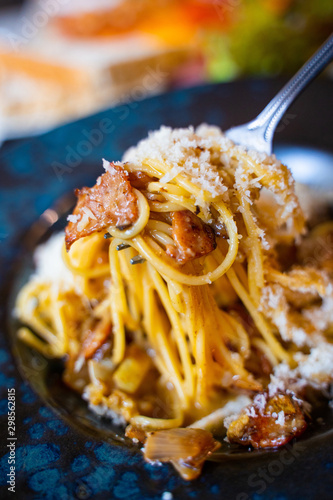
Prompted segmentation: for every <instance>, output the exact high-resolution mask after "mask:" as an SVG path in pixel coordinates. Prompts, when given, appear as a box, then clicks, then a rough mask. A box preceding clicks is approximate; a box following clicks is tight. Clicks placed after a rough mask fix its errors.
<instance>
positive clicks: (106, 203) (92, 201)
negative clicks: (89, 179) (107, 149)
mask: <svg viewBox="0 0 333 500" xmlns="http://www.w3.org/2000/svg"><path fill="white" fill-rule="evenodd" d="M75 194H76V196H77V197H78V201H77V204H76V207H75V209H74V212H73V214H72V215H71V216H70V218H71V221H70V222H69V223H68V224H67V227H66V230H65V234H66V238H65V240H66V248H67V250H69V249H70V247H71V245H72V244H73V243H74V241H76V240H78V239H79V238H82V237H83V236H89V235H90V234H92V233H94V232H96V231H101V230H102V229H105V228H106V227H108V226H116V227H119V226H125V227H126V226H129V225H131V224H133V223H134V222H135V221H136V220H137V218H138V206H137V197H136V195H135V193H134V191H133V188H132V186H131V184H130V182H129V179H128V174H127V172H126V171H125V170H124V169H123V168H122V167H121V166H119V165H115V164H114V163H110V164H109V166H108V170H107V171H106V172H105V174H103V175H101V176H100V177H99V178H98V180H97V183H96V184H95V186H93V187H92V188H87V187H84V188H82V189H77V190H76V192H75Z"/></svg>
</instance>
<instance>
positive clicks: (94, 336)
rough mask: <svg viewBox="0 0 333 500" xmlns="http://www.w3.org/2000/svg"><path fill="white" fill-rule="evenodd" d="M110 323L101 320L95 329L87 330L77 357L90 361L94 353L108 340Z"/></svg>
mask: <svg viewBox="0 0 333 500" xmlns="http://www.w3.org/2000/svg"><path fill="white" fill-rule="evenodd" d="M110 335H111V323H110V321H109V320H101V321H99V322H98V323H97V325H96V326H95V328H93V329H92V330H88V331H87V333H86V335H85V338H84V340H83V343H82V347H81V352H80V354H79V357H81V356H83V357H84V359H90V358H92V357H93V355H94V354H95V352H96V351H97V350H98V349H100V348H101V347H102V345H103V344H105V342H106V341H107V340H108V339H109V338H110Z"/></svg>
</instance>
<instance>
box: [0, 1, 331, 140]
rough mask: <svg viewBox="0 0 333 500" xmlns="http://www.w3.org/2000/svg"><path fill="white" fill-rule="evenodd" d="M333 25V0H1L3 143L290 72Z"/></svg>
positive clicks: (328, 75) (0, 111)
mask: <svg viewBox="0 0 333 500" xmlns="http://www.w3.org/2000/svg"><path fill="white" fill-rule="evenodd" d="M332 30H333V1H332V0H26V1H25V2H19V1H17V2H15V1H9V0H5V1H4V0H0V142H1V139H2V140H4V139H8V138H16V137H23V136H28V135H32V134H36V133H39V132H43V131H46V130H48V129H50V128H53V127H54V126H57V125H59V124H61V123H65V122H68V121H71V120H73V119H76V118H79V117H81V116H85V115H88V114H91V113H93V112H95V111H98V110H101V109H105V108H107V107H110V106H112V105H116V104H119V103H122V102H127V103H129V102H131V101H136V100H140V99H143V98H144V97H146V96H148V95H152V94H158V93H161V92H165V91H167V90H169V89H173V88H177V87H186V86H193V85H197V84H200V83H205V82H225V81H230V80H234V79H239V78H248V77H263V76H264V77H267V78H270V77H275V76H277V75H290V74H292V73H293V72H295V71H296V70H297V69H298V68H299V67H300V66H301V65H302V63H303V62H305V60H306V59H307V58H308V57H309V56H310V55H311V54H312V53H313V52H314V51H315V50H316V49H317V48H318V47H319V46H320V44H321V43H322V42H323V41H324V40H325V39H326V38H327V37H328V35H329V34H330V33H331V32H332ZM325 77H326V78H332V77H333V71H332V66H331V67H328V68H327V70H326V72H325V75H324V78H325Z"/></svg>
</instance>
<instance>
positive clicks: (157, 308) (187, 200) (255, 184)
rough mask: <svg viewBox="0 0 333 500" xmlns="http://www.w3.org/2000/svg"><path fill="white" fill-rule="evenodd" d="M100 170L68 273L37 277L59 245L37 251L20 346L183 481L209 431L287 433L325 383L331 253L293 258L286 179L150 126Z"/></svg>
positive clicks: (262, 441)
mask: <svg viewBox="0 0 333 500" xmlns="http://www.w3.org/2000/svg"><path fill="white" fill-rule="evenodd" d="M104 167H105V173H104V174H103V175H102V176H101V177H99V179H98V180H97V183H96V185H95V186H94V187H93V188H83V189H82V190H81V191H78V192H77V195H78V203H77V206H76V208H75V210H74V212H73V214H72V215H71V216H69V223H68V226H67V228H66V246H67V251H66V249H65V245H64V244H63V243H62V241H63V236H61V237H60V238H61V244H62V246H63V249H62V258H63V262H64V263H65V266H66V269H65V270H64V271H63V272H60V271H58V272H57V275H56V276H51V277H48V276H46V275H45V273H43V271H42V269H43V265H42V264H41V262H42V260H43V259H47V258H48V256H50V252H51V247H52V248H55V247H56V251H57V252H58V254H60V253H61V251H60V247H59V244H60V239H59V237H57V238H54V239H53V240H51V241H50V242H49V243H48V244H46V245H45V247H44V248H43V249H39V251H38V252H39V254H37V261H38V262H39V267H38V270H37V273H36V274H35V275H34V276H33V277H32V278H31V280H30V281H29V283H28V284H27V285H26V286H25V287H24V288H23V289H22V290H21V292H20V294H19V297H18V299H17V313H18V316H19V318H20V319H21V321H22V322H23V323H24V324H25V326H24V327H22V328H21V329H20V330H19V332H18V336H19V338H21V339H22V340H24V341H25V342H27V343H28V344H30V345H31V346H33V347H34V348H36V349H38V350H39V351H41V352H42V353H43V354H44V355H45V356H48V357H64V358H65V371H64V380H65V381H66V383H67V384H69V385H70V386H71V387H73V388H74V389H75V390H77V391H79V392H81V393H82V395H83V397H84V398H85V399H86V400H87V401H88V402H89V404H90V406H91V407H92V408H93V409H96V410H97V411H99V412H100V413H101V412H102V413H105V414H107V415H109V416H111V417H112V418H114V419H116V421H117V422H119V423H120V424H123V425H127V428H126V435H128V436H129V437H131V438H132V439H134V440H135V441H137V440H139V441H142V442H144V441H146V445H145V456H146V458H147V459H149V460H160V461H172V463H173V464H174V465H175V467H176V468H177V470H179V472H180V473H181V474H182V476H183V477H184V478H185V479H192V478H193V477H196V476H197V475H198V474H199V473H200V470H201V467H202V464H203V461H204V460H205V458H207V456H208V455H209V454H210V453H211V452H212V451H214V450H215V449H216V447H217V446H218V444H217V442H216V441H214V439H213V438H212V436H211V435H210V434H209V432H208V431H209V430H211V429H215V430H216V429H217V428H219V429H220V431H219V432H221V429H222V428H223V423H224V424H225V426H229V429H228V434H227V435H228V438H229V440H230V441H235V442H239V443H245V444H251V445H252V446H255V447H262V446H278V445H280V444H284V443H286V442H287V441H289V440H290V439H292V437H294V436H295V435H298V434H299V433H301V432H302V431H303V430H304V428H305V426H306V422H305V419H304V416H303V412H302V401H301V399H302V396H303V393H304V387H306V386H309V385H311V386H315V387H317V388H318V387H319V388H321V389H323V388H327V386H328V385H329V384H330V383H331V381H332V377H333V368H332V367H333V363H331V361H333V346H332V343H331V335H332V331H333V319H332V309H333V308H332V303H333V284H332V268H330V267H329V262H331V261H332V256H331V255H328V257H327V258H325V259H324V260H321V261H317V262H311V264H309V263H308V262H305V259H304V258H303V257H302V256H301V252H298V253H299V256H298V258H295V256H294V255H293V256H291V253H292V252H291V250H293V253H294V254H295V252H296V250H297V248H302V245H303V246H304V241H307V243H306V245H307V247H308V248H309V247H311V241H314V236H313V235H311V234H310V236H304V233H305V221H304V217H303V214H302V210H301V208H300V206H299V203H298V199H297V197H296V195H295V191H294V181H293V179H292V176H291V174H290V172H289V170H288V169H287V167H285V166H284V165H282V164H281V163H280V162H279V161H278V160H277V159H276V158H275V157H274V156H271V157H268V156H266V155H264V154H261V153H257V152H253V151H247V150H245V149H244V148H243V147H240V146H236V145H234V144H233V143H232V142H231V141H230V140H228V139H227V138H226V137H225V136H224V135H223V134H222V132H221V131H220V130H219V129H218V128H216V127H209V126H205V125H202V126H200V127H199V128H198V129H196V130H194V129H193V128H188V129H177V130H171V129H169V128H167V127H162V128H161V129H160V130H159V131H157V132H154V133H152V134H151V135H150V136H149V137H148V138H147V139H145V140H143V141H141V143H139V145H138V146H137V147H135V148H132V149H131V150H129V151H128V152H127V153H126V154H125V157H124V161H123V162H122V163H109V162H107V161H105V160H104ZM327 227H329V226H325V228H326V229H325V230H326V233H325V234H328V232H329V230H331V229H332V228H331V229H330V228H329V229H327ZM317 233H318V230H317ZM296 253H297V252H296ZM330 259H331V261H330ZM44 267H45V266H44ZM319 317H320V319H319ZM320 353H324V357H325V360H327V359H328V358H329V361H327V363H326V365H325V363H321V362H320V361H319V362H317V359H319V360H320V359H322V358H321V357H320V356H321V354H320ZM291 380H293V386H292V387H291V385H290V384H291V383H290V381H291ZM288 388H289V389H290V390H289V392H288V391H287V389H288ZM279 395H280V396H281V397H280V399H279V398H278V396H279ZM244 408H245V409H244ZM231 414H233V416H232V415H231ZM290 422H292V425H291V424H290ZM254 427H255V428H256V432H253V428H254ZM176 428H177V429H178V428H181V429H178V430H177V431H176V430H175V429H176ZM190 429H191V430H190ZM194 429H196V430H197V431H196V432H194ZM200 429H201V430H200ZM251 429H252V430H251ZM199 430H200V432H199ZM204 431H205V432H206V434H205V432H204ZM259 431H260V432H259ZM189 433H190V434H189ZM186 436H188V439H187V438H186ZM147 437H148V439H147ZM183 438H184V439H183ZM155 440H156V442H155ZM169 440H171V441H173V440H175V441H176V442H177V443H182V444H181V445H180V444H179V446H183V448H184V449H183V448H182V450H183V452H182V451H181V450H178V449H177V452H176V451H174V452H173V454H172V453H171V452H170V450H169V448H168V445H167V443H168V442H169ZM193 440H194V441H195V442H196V443H197V445H198V447H199V449H200V453H198V454H197V455H196V452H195V453H194V451H193V450H190V449H188V448H187V445H188V446H189V447H191V445H190V444H189V443H192V444H193ZM161 443H164V444H163V445H162V449H163V446H164V448H166V449H167V450H166V449H165V454H163V451H162V453H161V451H160V450H161V448H160V446H161ZM184 443H185V444H184ZM186 443H187V445H186ZM198 443H199V444H198ZM157 450H159V451H158V452H157ZM173 450H174V448H173ZM182 453H183V455H182ZM191 453H192V454H191ZM186 457H187V458H186ZM188 457H192V459H191V460H189V459H188Z"/></svg>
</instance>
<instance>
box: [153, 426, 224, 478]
mask: <svg viewBox="0 0 333 500" xmlns="http://www.w3.org/2000/svg"><path fill="white" fill-rule="evenodd" d="M220 446H221V444H220V443H219V442H218V441H216V440H215V439H214V438H213V436H212V434H211V433H210V432H208V431H205V430H203V429H191V428H188V427H187V428H178V429H167V430H161V431H155V432H149V433H148V437H147V441H146V444H145V447H144V457H145V459H146V460H147V461H152V462H154V461H158V462H171V463H172V465H173V466H174V467H175V468H176V469H177V471H178V472H179V473H180V474H181V476H182V478H183V479H185V480H187V481H190V480H192V479H196V478H197V477H198V476H199V475H200V473H201V470H202V467H203V464H204V462H205V460H206V459H207V457H208V456H209V455H211V454H212V453H213V452H214V451H215V450H217V449H218V448H220Z"/></svg>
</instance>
